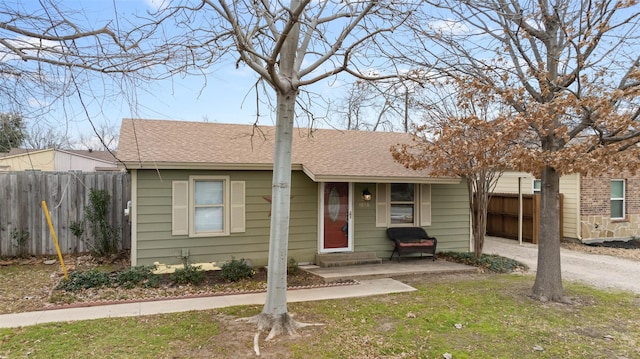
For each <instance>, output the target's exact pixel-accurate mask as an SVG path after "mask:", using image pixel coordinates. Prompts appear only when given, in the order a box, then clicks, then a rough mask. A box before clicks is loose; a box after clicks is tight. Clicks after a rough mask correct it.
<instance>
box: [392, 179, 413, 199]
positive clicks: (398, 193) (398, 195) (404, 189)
mask: <svg viewBox="0 0 640 359" xmlns="http://www.w3.org/2000/svg"><path fill="white" fill-rule="evenodd" d="M414 193H415V191H414V189H413V183H392V184H391V201H392V202H394V201H396V202H413V196H414Z"/></svg>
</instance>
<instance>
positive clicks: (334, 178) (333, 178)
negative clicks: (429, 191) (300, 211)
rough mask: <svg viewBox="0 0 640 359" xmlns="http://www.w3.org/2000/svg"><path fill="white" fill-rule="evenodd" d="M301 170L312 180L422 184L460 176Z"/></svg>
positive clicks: (453, 180)
mask: <svg viewBox="0 0 640 359" xmlns="http://www.w3.org/2000/svg"><path fill="white" fill-rule="evenodd" d="M302 171H303V172H304V173H305V174H306V175H307V176H308V177H309V178H311V180H312V181H314V182H359V183H368V182H372V183H422V184H459V183H460V182H461V181H462V178H459V177H418V176H416V177H412V176H406V177H384V176H374V177H369V176H336V175H316V174H315V173H313V172H311V170H309V169H308V168H307V167H304V166H303V168H302Z"/></svg>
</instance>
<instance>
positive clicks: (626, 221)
mask: <svg viewBox="0 0 640 359" xmlns="http://www.w3.org/2000/svg"><path fill="white" fill-rule="evenodd" d="M611 223H629V219H627V218H611Z"/></svg>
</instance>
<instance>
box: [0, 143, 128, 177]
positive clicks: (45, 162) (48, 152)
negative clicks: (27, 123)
mask: <svg viewBox="0 0 640 359" xmlns="http://www.w3.org/2000/svg"><path fill="white" fill-rule="evenodd" d="M29 170H37V171H47V172H67V171H83V172H95V171H115V170H118V165H117V163H116V159H115V157H114V156H113V154H112V153H110V152H109V151H87V150H61V149H56V148H47V149H26V148H12V149H11V150H10V151H9V152H6V153H0V171H7V172H9V171H29Z"/></svg>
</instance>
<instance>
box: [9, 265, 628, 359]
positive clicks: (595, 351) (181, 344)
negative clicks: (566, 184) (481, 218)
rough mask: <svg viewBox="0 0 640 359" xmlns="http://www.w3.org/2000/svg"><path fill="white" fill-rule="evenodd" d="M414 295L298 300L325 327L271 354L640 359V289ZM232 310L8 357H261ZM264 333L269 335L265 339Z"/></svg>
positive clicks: (475, 284) (50, 335)
mask: <svg viewBox="0 0 640 359" xmlns="http://www.w3.org/2000/svg"><path fill="white" fill-rule="evenodd" d="M401 280H403V281H406V282H407V283H409V284H410V285H412V286H414V287H416V288H418V291H416V292H412V293H404V294H396V295H385V296H376V297H367V298H353V299H345V300H330V301H319V302H306V303H290V304H289V311H290V312H291V313H292V314H294V315H295V318H296V319H297V320H299V321H302V322H307V323H321V324H322V325H321V326H313V327H307V328H303V329H301V330H300V332H299V336H298V337H279V338H277V339H276V340H274V341H271V342H264V341H262V340H261V342H260V350H261V356H260V357H262V358H443V354H445V353H450V354H451V355H452V358H454V359H458V358H640V343H639V342H638V341H639V340H640V315H639V311H638V308H639V307H640V296H638V295H633V294H629V293H621V292H606V291H599V290H595V289H592V288H589V287H585V286H579V285H573V284H571V285H569V284H567V285H566V287H565V289H566V294H567V295H568V296H569V297H570V298H571V299H572V300H573V303H572V304H569V305H568V304H557V303H541V302H538V301H534V300H532V299H529V298H528V297H527V293H528V291H529V290H530V288H531V286H532V284H533V278H532V277H531V276H522V275H506V274H502V275H496V274H477V275H476V274H474V275H469V274H465V275H443V276H430V277H429V276H419V277H412V278H402V279H401ZM260 310H261V307H255V306H250V307H231V308H226V309H223V310H217V311H202V312H188V313H180V314H168V315H156V316H147V317H136V318H124V319H123V318H120V319H101V320H92V321H83V322H76V323H54V324H44V325H38V326H33V327H26V328H18V329H0V358H25V357H29V358H87V357H93V358H255V357H256V355H255V353H254V351H253V339H254V335H255V327H254V325H253V324H248V323H244V322H238V321H235V320H234V319H235V318H239V317H248V316H251V315H254V314H257V313H258V312H259V311H260ZM261 338H264V335H262V336H261Z"/></svg>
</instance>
